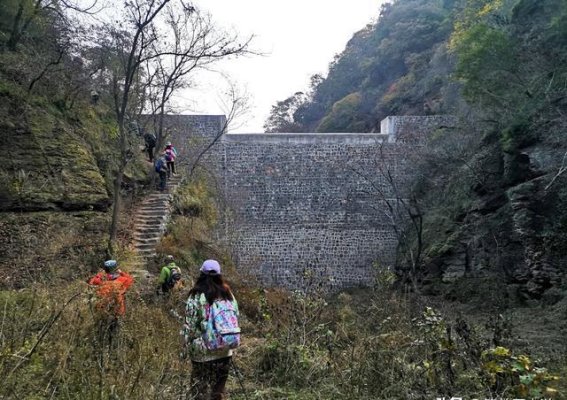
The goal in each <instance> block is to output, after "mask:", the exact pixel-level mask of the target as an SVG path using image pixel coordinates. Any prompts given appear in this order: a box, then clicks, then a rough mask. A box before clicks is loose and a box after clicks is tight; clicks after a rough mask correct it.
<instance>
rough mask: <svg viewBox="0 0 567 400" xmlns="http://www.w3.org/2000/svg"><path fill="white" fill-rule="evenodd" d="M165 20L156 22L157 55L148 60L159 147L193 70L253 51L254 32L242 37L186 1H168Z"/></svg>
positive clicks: (150, 97)
mask: <svg viewBox="0 0 567 400" xmlns="http://www.w3.org/2000/svg"><path fill="white" fill-rule="evenodd" d="M164 16H165V19H164V21H163V22H164V23H163V24H161V25H154V26H153V28H154V29H156V31H155V32H154V35H156V36H159V37H160V41H156V42H154V43H153V44H152V52H153V54H155V55H156V57H152V58H150V59H148V60H147V61H146V65H145V67H146V68H145V69H146V71H147V75H148V77H149V79H148V96H147V100H148V102H149V106H150V114H151V115H152V117H153V118H152V122H153V128H154V131H155V133H156V137H157V148H158V149H159V148H161V147H162V145H163V143H164V141H165V133H164V119H165V118H164V117H165V115H166V112H167V106H168V105H169V104H170V103H171V101H172V98H173V96H174V94H175V93H176V92H178V91H179V90H180V89H186V88H188V87H190V86H191V85H192V81H191V78H192V73H194V72H195V71H196V70H199V69H204V68H208V67H209V66H210V65H211V64H213V63H215V62H217V61H219V60H221V59H223V60H225V59H229V58H232V57H238V56H242V55H246V54H253V52H252V51H251V50H250V43H251V41H252V39H253V36H250V37H248V38H246V39H244V40H240V39H239V38H238V35H237V34H236V33H227V32H224V31H222V30H220V29H218V28H217V27H216V26H215V25H214V23H213V22H212V20H211V16H210V15H209V14H205V13H201V12H200V11H199V10H198V9H196V8H194V7H189V6H187V5H186V4H183V3H181V4H179V3H177V4H168V6H167V7H166V10H165V13H164Z"/></svg>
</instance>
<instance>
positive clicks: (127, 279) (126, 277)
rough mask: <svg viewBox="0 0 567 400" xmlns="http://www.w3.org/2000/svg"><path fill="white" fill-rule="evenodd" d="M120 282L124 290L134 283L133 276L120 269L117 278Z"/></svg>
mask: <svg viewBox="0 0 567 400" xmlns="http://www.w3.org/2000/svg"><path fill="white" fill-rule="evenodd" d="M118 279H119V281H120V283H121V284H122V290H124V291H126V290H128V288H129V287H130V286H132V284H133V283H134V277H133V276H132V275H130V274H129V273H127V272H122V271H120V277H119V278H118Z"/></svg>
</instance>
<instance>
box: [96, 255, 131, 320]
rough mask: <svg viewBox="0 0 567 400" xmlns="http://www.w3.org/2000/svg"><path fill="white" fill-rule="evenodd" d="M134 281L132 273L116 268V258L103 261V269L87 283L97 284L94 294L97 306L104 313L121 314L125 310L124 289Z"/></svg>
mask: <svg viewBox="0 0 567 400" xmlns="http://www.w3.org/2000/svg"><path fill="white" fill-rule="evenodd" d="M132 283H134V278H132V275H130V274H128V273H126V272H123V271H121V270H120V269H118V263H117V262H116V260H108V261H105V262H104V271H101V272H99V273H98V274H96V275H95V276H93V277H92V278H91V279H89V285H92V286H98V289H97V291H96V294H97V296H98V298H99V302H98V304H97V308H98V309H99V310H101V311H102V312H104V313H107V314H109V315H114V316H122V315H124V314H125V312H126V305H125V296H126V291H127V290H128V288H130V286H132Z"/></svg>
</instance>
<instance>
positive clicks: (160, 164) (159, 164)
mask: <svg viewBox="0 0 567 400" xmlns="http://www.w3.org/2000/svg"><path fill="white" fill-rule="evenodd" d="M155 170H156V172H157V173H158V174H159V190H160V192H163V191H165V188H166V185H167V161H166V160H165V153H163V154H162V155H161V157H160V158H158V159H157V161H156V164H155Z"/></svg>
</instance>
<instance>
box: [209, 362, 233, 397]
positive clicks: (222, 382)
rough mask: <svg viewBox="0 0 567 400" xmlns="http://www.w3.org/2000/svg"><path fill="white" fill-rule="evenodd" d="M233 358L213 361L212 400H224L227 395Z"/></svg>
mask: <svg viewBox="0 0 567 400" xmlns="http://www.w3.org/2000/svg"><path fill="white" fill-rule="evenodd" d="M230 362H231V357H227V358H222V359H220V360H215V361H211V363H213V364H212V368H213V371H212V372H213V374H214V376H213V379H214V381H213V383H212V387H211V400H222V399H223V397H224V394H225V386H226V381H227V380H228V372H229V369H230Z"/></svg>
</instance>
